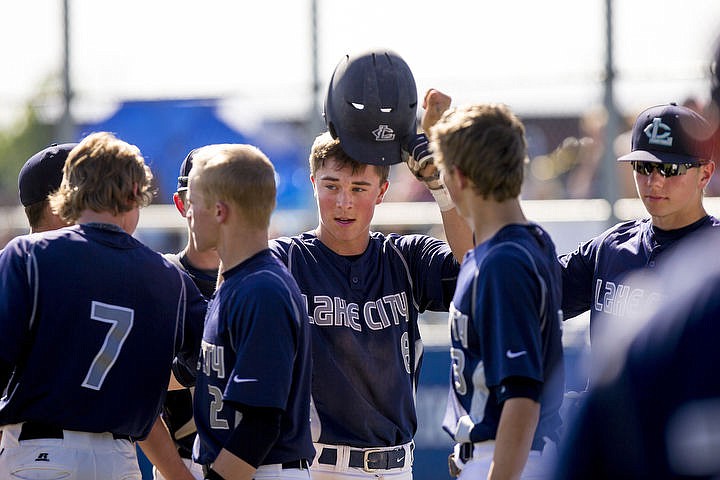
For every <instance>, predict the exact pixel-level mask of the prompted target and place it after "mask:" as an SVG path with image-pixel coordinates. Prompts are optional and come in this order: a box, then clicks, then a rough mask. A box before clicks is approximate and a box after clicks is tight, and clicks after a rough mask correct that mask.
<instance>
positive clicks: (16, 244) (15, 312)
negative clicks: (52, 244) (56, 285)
mask: <svg viewBox="0 0 720 480" xmlns="http://www.w3.org/2000/svg"><path fill="white" fill-rule="evenodd" d="M33 258H34V257H32V256H29V255H28V254H27V252H26V247H25V242H23V241H22V240H20V239H15V240H14V241H11V242H10V243H9V244H8V245H7V246H6V247H5V249H4V250H3V251H2V253H0V285H2V287H1V288H0V360H3V361H5V362H6V363H8V364H9V365H11V366H13V365H16V364H17V361H18V359H19V358H20V352H21V351H22V350H23V349H24V348H25V342H26V341H27V339H28V336H29V333H30V322H31V315H32V314H33V304H34V301H35V297H34V295H33V292H34V288H35V287H36V286H37V279H36V278H35V275H36V265H35V262H34V261H32V260H33ZM2 386H3V385H0V387H2Z"/></svg>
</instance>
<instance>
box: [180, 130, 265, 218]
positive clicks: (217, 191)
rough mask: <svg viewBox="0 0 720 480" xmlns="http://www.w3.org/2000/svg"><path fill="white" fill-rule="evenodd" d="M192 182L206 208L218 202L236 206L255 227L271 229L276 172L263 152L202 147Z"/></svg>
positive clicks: (195, 159) (225, 146) (235, 146)
mask: <svg viewBox="0 0 720 480" xmlns="http://www.w3.org/2000/svg"><path fill="white" fill-rule="evenodd" d="M190 178H191V179H194V180H195V182H194V183H193V184H192V186H194V187H196V188H197V189H198V190H200V192H201V193H202V195H203V197H204V199H205V203H206V205H205V206H206V207H208V206H210V205H212V204H213V203H215V202H217V201H223V202H229V203H233V204H234V205H235V206H237V207H238V208H239V209H240V212H241V213H242V215H243V218H245V219H246V220H247V222H248V223H249V224H250V225H251V226H253V227H256V228H268V227H269V226H270V217H271V215H272V212H273V210H274V209H275V202H276V200H275V195H276V185H275V169H274V167H273V165H272V163H271V162H270V159H268V157H267V156H266V155H265V154H264V153H263V152H262V151H260V149H259V148H257V147H254V146H252V145H244V144H219V145H208V146H207V147H202V148H201V149H199V150H198V151H197V152H196V153H195V154H194V155H193V168H192V170H190ZM191 198H192V192H191Z"/></svg>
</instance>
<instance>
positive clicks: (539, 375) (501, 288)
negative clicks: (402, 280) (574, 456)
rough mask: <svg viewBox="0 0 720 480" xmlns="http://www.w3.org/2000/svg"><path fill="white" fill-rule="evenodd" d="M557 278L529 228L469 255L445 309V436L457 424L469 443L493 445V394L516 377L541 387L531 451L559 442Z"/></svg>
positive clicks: (552, 255)
mask: <svg viewBox="0 0 720 480" xmlns="http://www.w3.org/2000/svg"><path fill="white" fill-rule="evenodd" d="M561 289H562V287H561V277H560V266H559V265H558V262H557V256H556V252H555V245H554V244H553V242H552V240H551V238H550V236H549V235H548V234H547V232H545V231H544V230H543V229H542V228H541V227H539V226H538V225H535V224H527V225H521V224H511V225H507V226H505V227H503V228H502V229H500V231H498V232H497V233H496V234H495V235H494V236H493V237H492V238H490V239H489V240H487V241H485V242H483V243H482V244H480V245H478V246H476V247H475V249H474V250H471V251H470V252H468V253H467V254H466V256H465V258H464V259H463V263H462V267H461V269H460V275H459V277H458V282H457V289H456V291H455V295H454V297H453V301H452V307H451V309H450V315H449V324H450V334H451V349H450V354H451V358H452V366H451V372H450V373H451V387H450V395H449V397H448V405H447V410H446V413H445V419H444V420H443V428H444V429H445V430H446V431H447V432H448V433H449V434H450V436H453V435H454V433H455V431H456V426H457V422H458V420H459V419H460V417H462V416H465V415H469V416H470V418H471V420H472V421H473V423H474V424H475V427H474V432H473V435H472V438H473V441H483V440H490V439H494V438H495V435H496V433H497V428H498V423H499V421H500V414H501V409H502V405H500V404H499V403H498V400H497V390H498V389H497V388H494V387H499V386H500V384H501V383H502V382H503V380H505V379H507V378H510V377H522V378H528V379H532V380H535V381H537V382H540V383H542V392H541V396H540V421H539V423H538V426H537V429H536V431H535V437H534V442H533V448H535V449H541V445H542V444H543V441H542V439H543V437H548V438H550V439H552V440H557V439H558V437H559V428H560V425H561V421H560V416H559V414H558V410H559V408H560V404H561V403H562V399H563V387H564V381H565V379H564V370H563V363H562V362H563V354H562V339H561V325H560V324H561V317H562V312H561V310H560V302H561V298H560V296H561Z"/></svg>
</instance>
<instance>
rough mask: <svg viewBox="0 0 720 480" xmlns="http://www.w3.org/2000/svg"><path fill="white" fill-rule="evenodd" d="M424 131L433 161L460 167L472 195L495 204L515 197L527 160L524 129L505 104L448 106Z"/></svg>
mask: <svg viewBox="0 0 720 480" xmlns="http://www.w3.org/2000/svg"><path fill="white" fill-rule="evenodd" d="M430 132H431V133H430V137H431V141H432V145H431V147H432V149H433V151H434V152H435V162H436V163H437V165H438V166H439V167H440V168H444V169H448V170H452V169H453V168H457V169H458V170H460V171H461V172H462V173H463V174H464V175H465V176H466V177H468V178H469V179H470V181H471V182H472V183H473V191H474V192H475V193H477V194H478V195H482V196H483V198H486V199H487V198H492V199H494V200H495V201H498V202H502V201H505V200H508V199H511V198H516V197H518V196H519V195H520V190H521V188H522V182H523V174H524V169H525V163H526V162H527V142H526V140H525V127H524V126H523V124H522V122H521V121H520V119H518V118H517V117H516V116H515V114H513V113H512V111H510V109H509V108H508V107H507V106H506V105H503V104H481V105H469V106H465V107H459V108H455V109H451V110H448V111H447V112H445V113H444V114H443V116H442V118H441V119H440V121H439V122H438V123H437V124H436V125H435V126H434V127H432V128H431V129H430Z"/></svg>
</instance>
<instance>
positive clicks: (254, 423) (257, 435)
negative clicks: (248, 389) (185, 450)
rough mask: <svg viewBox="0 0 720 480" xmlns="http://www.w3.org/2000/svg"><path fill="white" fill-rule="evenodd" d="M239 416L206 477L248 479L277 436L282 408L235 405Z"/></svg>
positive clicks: (234, 479) (233, 479)
mask: <svg viewBox="0 0 720 480" xmlns="http://www.w3.org/2000/svg"><path fill="white" fill-rule="evenodd" d="M237 406H238V408H239V410H240V411H241V412H242V420H241V421H240V423H239V424H238V426H237V427H235V430H234V431H233V433H232V434H231V435H230V438H229V439H228V441H227V442H226V443H225V445H224V447H223V449H222V450H221V451H220V453H219V454H218V456H217V458H216V459H215V462H213V464H212V471H213V472H214V475H216V476H214V477H213V476H211V475H212V474H211V475H209V476H208V477H207V478H209V479H225V480H251V479H252V478H253V475H254V474H255V471H256V470H257V468H258V467H259V466H260V465H261V464H262V462H263V460H264V459H265V457H266V456H267V454H268V452H270V449H271V448H272V446H273V445H274V444H275V442H277V439H278V438H279V437H280V420H281V417H282V410H280V409H277V408H270V407H249V406H247V405H237Z"/></svg>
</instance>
